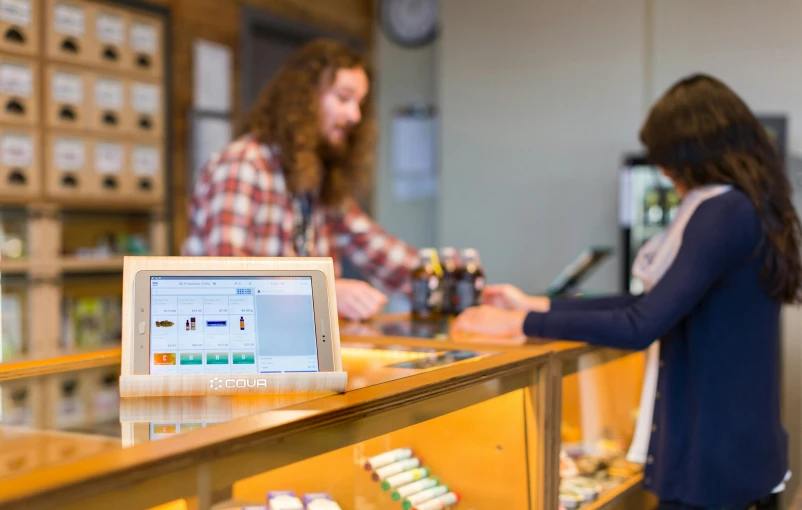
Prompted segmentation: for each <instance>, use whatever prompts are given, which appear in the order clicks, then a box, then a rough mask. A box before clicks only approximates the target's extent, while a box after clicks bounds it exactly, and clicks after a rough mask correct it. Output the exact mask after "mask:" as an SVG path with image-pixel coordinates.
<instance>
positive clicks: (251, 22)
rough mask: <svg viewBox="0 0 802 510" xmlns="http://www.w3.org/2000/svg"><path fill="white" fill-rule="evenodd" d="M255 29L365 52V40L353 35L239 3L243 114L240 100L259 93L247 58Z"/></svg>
mask: <svg viewBox="0 0 802 510" xmlns="http://www.w3.org/2000/svg"><path fill="white" fill-rule="evenodd" d="M258 30H266V31H276V32H282V33H285V34H289V35H292V36H297V37H308V38H316V37H328V38H332V39H339V40H341V41H345V42H346V43H348V44H349V45H350V46H351V47H353V48H354V49H356V50H357V51H359V52H364V51H365V43H364V42H363V41H362V40H360V39H359V38H356V37H354V36H353V35H350V34H347V33H343V32H337V31H333V30H327V29H324V28H320V27H317V26H314V25H311V24H309V23H303V22H300V21H296V20H291V19H287V18H284V17H281V16H279V15H276V14H273V13H271V12H267V11H264V10H261V9H257V8H254V7H250V6H247V5H243V6H242V7H241V8H240V27H239V33H240V38H239V40H240V44H239V58H240V87H239V88H240V101H239V102H240V104H239V110H240V115H244V114H245V113H246V107H245V104H244V102H245V101H246V100H247V99H249V98H253V99H255V98H256V97H257V95H258V93H259V90H255V89H256V86H255V85H254V84H253V83H252V78H253V74H254V69H253V65H252V62H253V61H252V59H251V58H250V55H251V53H252V52H253V48H254V46H255V39H256V31H258Z"/></svg>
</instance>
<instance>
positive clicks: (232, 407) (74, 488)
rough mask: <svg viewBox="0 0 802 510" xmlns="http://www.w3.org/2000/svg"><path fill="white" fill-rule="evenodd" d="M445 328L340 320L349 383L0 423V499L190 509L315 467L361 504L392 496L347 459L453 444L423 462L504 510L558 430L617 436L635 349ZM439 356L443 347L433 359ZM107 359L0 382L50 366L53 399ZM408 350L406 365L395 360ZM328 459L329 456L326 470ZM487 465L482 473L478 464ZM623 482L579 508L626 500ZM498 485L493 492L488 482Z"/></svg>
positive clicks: (528, 491) (21, 367)
mask: <svg viewBox="0 0 802 510" xmlns="http://www.w3.org/2000/svg"><path fill="white" fill-rule="evenodd" d="M448 325H449V324H448V321H439V322H438V321H434V322H428V323H427V322H414V321H410V320H409V318H408V317H405V316H387V317H381V318H380V319H378V320H376V321H373V322H370V323H357V324H355V323H342V324H341V334H342V342H343V364H344V367H345V368H346V370H347V371H348V372H349V387H348V389H347V391H346V393H344V394H340V395H323V396H321V395H316V396H305V395H295V396H291V395H283V396H250V397H245V396H240V397H221V396H216V397H180V398H166V397H165V398H149V399H123V400H122V401H121V402H120V404H119V418H120V423H119V424H118V433H117V434H114V435H116V436H117V437H118V439H109V438H101V437H99V436H97V435H96V434H97V433H94V435H81V434H70V433H64V432H56V431H47V430H44V429H41V428H40V429H38V430H36V431H27V432H22V431H19V430H16V429H8V428H2V427H0V451H3V452H4V453H3V454H1V455H0V509H4V508H18V507H24V508H26V509H27V508H32V509H36V508H46V507H47V508H50V507H52V506H53V502H57V503H58V507H59V508H67V509H70V508H95V507H97V508H109V507H114V508H115V510H117V509H119V510H122V509H124V508H138V509H141V508H149V507H153V506H155V505H158V504H163V503H167V502H169V501H174V500H181V499H182V498H186V499H187V501H188V502H189V503H190V504H189V507H188V508H190V509H191V510H194V509H196V508H197V509H204V510H205V509H208V508H211V507H212V505H213V504H214V503H215V502H219V501H223V500H226V499H228V498H230V497H232V496H234V495H236V496H237V497H238V498H243V497H247V498H250V499H251V500H253V501H256V502H260V501H261V500H260V498H261V497H263V496H264V490H265V488H266V487H269V488H272V489H281V488H287V487H290V486H291V487H292V488H296V487H298V488H301V489H303V490H309V491H314V490H321V482H320V480H321V479H327V478H328V479H330V480H328V482H327V483H328V485H324V486H323V488H324V489H326V490H330V491H332V492H334V493H336V494H338V495H339V497H341V498H343V499H342V501H350V502H353V501H354V498H357V497H358V498H359V499H360V500H361V501H362V502H363V503H365V504H372V505H374V506H373V508H377V509H382V508H395V506H387V502H386V501H383V500H382V499H381V498H382V497H385V498H386V496H383V495H382V494H381V493H380V492H376V488H375V486H373V485H372V482H370V483H368V482H367V481H362V480H361V478H360V476H359V475H355V474H354V473H353V469H354V468H353V462H354V456H355V455H357V452H363V451H364V452H367V451H370V450H371V449H373V450H374V451H377V450H376V449H381V448H389V447H390V446H391V445H393V444H398V443H400V444H404V442H408V441H413V442H415V443H416V444H417V445H418V446H421V447H422V448H423V449H424V451H426V452H429V453H431V452H432V451H439V450H441V449H442V450H443V451H444V452H445V451H459V452H460V454H459V455H456V456H449V455H438V456H435V458H432V457H431V455H428V456H427V458H428V460H427V463H432V465H434V466H435V467H436V469H437V470H438V472H445V473H449V476H448V478H449V480H448V482H449V483H451V484H453V485H454V486H455V487H457V488H459V489H460V490H463V489H464V492H465V497H466V499H465V501H464V502H463V505H461V506H465V505H469V506H470V508H477V509H478V508H487V507H488V505H490V506H491V507H492V505H494V504H497V503H498V502H499V501H500V502H502V503H503V507H504V508H507V509H509V510H514V509H518V508H520V509H521V510H523V509H527V510H528V509H529V508H548V509H551V508H556V502H557V488H558V486H559V454H560V449H561V445H562V442H563V441H568V442H576V441H579V440H584V441H586V442H593V441H595V440H598V439H602V436H604V437H612V438H613V439H615V440H618V441H621V444H628V441H629V440H630V439H631V437H630V435H631V430H632V424H633V420H634V417H633V416H632V413H631V409H632V408H636V407H637V398H638V395H639V388H640V383H639V379H638V378H639V377H640V372H639V370H641V369H642V366H641V365H642V362H641V360H640V359H639V357H638V356H639V355H638V354H632V353H628V352H623V351H617V350H613V349H599V348H594V347H591V346H588V345H587V344H583V343H578V342H562V341H552V340H543V339H506V340H502V339H498V338H482V337H470V338H453V337H451V336H449V334H448ZM444 353H449V355H450V356H452V359H451V360H450V361H447V362H446V363H445V364H443V366H436V363H434V362H435V361H436V360H438V359H440V357H441V355H443V354H444ZM471 353H474V354H475V355H473V356H471ZM464 354H467V355H468V356H469V357H467V359H461V358H462V357H463V355H464ZM119 361H120V360H119V350H118V349H111V350H106V351H97V352H93V353H78V354H74V355H71V356H66V357H62V358H60V359H59V358H55V359H43V360H29V361H24V362H19V363H15V364H8V363H6V364H0V380H5V381H6V383H13V384H24V382H20V380H19V379H18V378H19V377H27V378H28V379H23V380H22V381H25V380H30V381H36V380H39V379H43V380H44V379H51V380H52V381H51V382H49V383H48V384H46V385H42V386H43V387H45V388H51V389H49V390H48V389H40V390H38V393H37V394H44V395H46V396H49V398H50V399H51V400H53V401H58V400H59V398H60V397H59V394H58V392H57V390H56V388H59V387H60V385H61V384H62V381H65V380H71V379H70V378H78V379H80V378H81V377H82V376H83V372H80V371H82V370H88V369H92V370H100V371H101V372H97V373H99V374H100V375H101V376H103V375H104V374H105V375H106V377H108V372H109V371H110V370H112V371H114V370H117V371H118V368H119V366H118V365H119ZM409 362H412V363H413V364H415V363H416V364H417V365H418V367H417V368H410V367H406V368H405V367H404V366H403V365H399V364H403V363H409ZM97 367H105V368H97ZM67 372H69V373H67ZM117 373H118V372H117ZM39 376H43V377H39ZM93 377H95V378H97V376H93ZM64 378H67V379H64ZM10 379H16V380H14V381H11V380H10ZM95 384H96V383H95ZM90 391H91V390H90ZM519 404H520V406H519ZM51 405H52V402H51ZM51 412H52V411H51ZM45 414H47V413H45ZM468 424H472V425H470V426H469V425H468ZM45 428H50V425H48V426H45ZM84 430H87V431H90V432H94V431H95V430H100V429H99V428H97V427H94V428H93V427H87V428H86V429H84ZM188 430H191V432H188ZM483 431H486V432H483ZM610 434H612V436H610ZM454 441H456V442H454ZM23 445H24V446H23ZM460 445H470V447H469V448H465V447H462V446H460ZM30 451H37V452H39V453H38V454H37V455H35V456H33V455H31V454H30V453H26V452H30ZM378 451H382V450H378ZM515 452H522V453H521V454H520V455H517V454H515ZM360 454H361V453H360ZM365 454H367V453H365ZM476 462H479V463H482V464H483V465H485V466H486V467H487V468H488V469H487V470H483V471H477V473H480V476H479V478H474V475H472V474H471V473H472V472H471V471H468V470H466V467H465V466H469V465H471V464H474V463H476ZM329 465H337V466H340V468H338V470H337V474H336V475H331V474H330V470H329V468H327V467H325V466H329ZM343 466H344V467H343ZM493 466H495V468H498V469H497V470H496V471H494V472H496V473H500V474H498V476H499V477H501V478H499V479H498V480H496V479H494V478H492V476H490V475H488V474H487V473H489V470H490V469H491V468H493ZM343 469H344V471H343ZM482 473H484V474H482ZM362 477H363V478H364V476H362ZM639 480H640V479H639V477H634V478H633V479H631V480H629V481H628V482H627V483H626V484H625V486H621V487H619V488H617V489H616V490H615V491H611V492H609V493H607V494H605V495H604V497H603V498H602V499H600V500H599V501H598V502H596V504H595V506H598V507H603V508H621V507H620V506H619V503H621V502H623V501H636V500H637V501H641V499H638V498H642V497H643V494H644V493H643V491H642V489H641V488H640V481H639ZM282 484H283V485H282ZM502 486H504V487H507V489H506V490H505V492H504V494H502V495H499V494H497V493H495V492H494V490H495V488H496V487H502ZM260 494H261V496H260ZM371 498H374V499H371ZM499 498H501V499H499ZM505 498H506V499H505ZM632 498H635V499H632ZM491 502H492V503H491ZM182 504H183V503H182ZM179 506H180V505H179ZM396 506H397V504H396ZM346 507H347V506H346ZM346 507H344V508H346ZM182 508H183V507H182ZM466 508H468V507H466Z"/></svg>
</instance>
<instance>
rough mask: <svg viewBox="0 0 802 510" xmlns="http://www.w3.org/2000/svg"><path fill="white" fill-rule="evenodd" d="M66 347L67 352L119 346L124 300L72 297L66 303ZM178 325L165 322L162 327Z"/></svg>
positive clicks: (63, 325) (113, 297)
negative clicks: (112, 345) (106, 345)
mask: <svg viewBox="0 0 802 510" xmlns="http://www.w3.org/2000/svg"><path fill="white" fill-rule="evenodd" d="M63 314H64V316H63V322H62V346H63V347H64V348H67V349H71V348H76V347H77V348H85V347H96V346H100V345H104V344H119V342H120V338H122V331H121V327H122V326H121V323H122V299H121V298H120V297H119V296H97V297H78V298H69V299H66V300H65V302H64V308H63ZM171 326H174V324H167V323H166V322H164V323H162V324H161V325H160V327H171Z"/></svg>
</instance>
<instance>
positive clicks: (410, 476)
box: [382, 467, 429, 491]
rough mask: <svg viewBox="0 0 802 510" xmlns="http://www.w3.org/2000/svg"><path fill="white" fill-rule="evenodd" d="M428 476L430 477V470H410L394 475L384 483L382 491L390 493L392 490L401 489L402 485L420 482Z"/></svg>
mask: <svg viewBox="0 0 802 510" xmlns="http://www.w3.org/2000/svg"><path fill="white" fill-rule="evenodd" d="M427 476H429V468H425V467H423V468H416V469H410V470H409V471H404V472H403V473H399V474H397V475H393V476H391V477H389V478H387V479H386V480H384V481H383V482H382V489H383V490H386V491H389V490H390V489H395V488H396V487H401V486H402V485H406V484H408V483H411V482H414V481H415V480H420V479H421V478H426V477H427Z"/></svg>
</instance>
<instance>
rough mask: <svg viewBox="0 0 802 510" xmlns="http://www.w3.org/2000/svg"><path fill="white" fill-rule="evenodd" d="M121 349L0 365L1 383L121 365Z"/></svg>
mask: <svg viewBox="0 0 802 510" xmlns="http://www.w3.org/2000/svg"><path fill="white" fill-rule="evenodd" d="M120 359H121V351H120V348H114V349H107V350H103V351H91V352H82V353H77V354H68V355H65V356H56V357H52V358H42V359H32V360H20V361H15V362H10V363H0V381H9V380H12V379H24V378H27V377H35V376H41V375H48V374H58V373H62V372H73V371H76V370H84V369H87V368H96V367H106V366H114V365H119V364H120Z"/></svg>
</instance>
